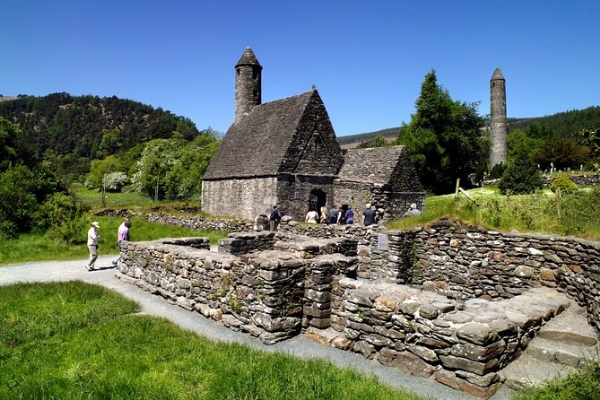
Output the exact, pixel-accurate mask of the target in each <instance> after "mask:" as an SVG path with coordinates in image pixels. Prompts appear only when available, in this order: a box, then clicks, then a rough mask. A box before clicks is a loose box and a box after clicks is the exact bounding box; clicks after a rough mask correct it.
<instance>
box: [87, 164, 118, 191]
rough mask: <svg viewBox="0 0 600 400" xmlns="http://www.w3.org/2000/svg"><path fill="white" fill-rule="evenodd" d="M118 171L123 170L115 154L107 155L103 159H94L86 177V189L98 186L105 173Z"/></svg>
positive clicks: (100, 184)
mask: <svg viewBox="0 0 600 400" xmlns="http://www.w3.org/2000/svg"><path fill="white" fill-rule="evenodd" d="M119 171H121V172H123V167H122V166H121V162H120V161H119V159H118V158H116V157H115V156H108V157H106V158H105V159H103V160H94V161H92V165H91V167H90V173H89V174H88V175H87V177H86V180H85V186H86V187H87V188H88V189H93V188H100V187H102V184H103V183H104V180H105V178H106V175H107V174H111V173H113V172H119Z"/></svg>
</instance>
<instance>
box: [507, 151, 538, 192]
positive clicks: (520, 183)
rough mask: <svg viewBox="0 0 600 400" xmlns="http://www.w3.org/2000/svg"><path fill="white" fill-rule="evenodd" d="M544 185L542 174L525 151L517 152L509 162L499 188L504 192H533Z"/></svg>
mask: <svg viewBox="0 0 600 400" xmlns="http://www.w3.org/2000/svg"><path fill="white" fill-rule="evenodd" d="M542 186H543V182H542V174H541V173H540V171H539V170H538V168H537V166H536V165H535V163H534V162H533V161H532V160H531V158H530V157H529V154H528V153H526V152H525V151H522V152H521V153H518V154H516V156H515V158H514V160H513V161H512V162H511V163H509V164H508V166H507V167H506V170H505V171H504V174H503V175H502V179H501V180H500V183H499V184H498V189H500V192H501V193H502V194H509V193H510V194H527V193H533V192H535V191H536V190H537V189H541V188H542Z"/></svg>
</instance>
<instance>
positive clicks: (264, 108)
mask: <svg viewBox="0 0 600 400" xmlns="http://www.w3.org/2000/svg"><path fill="white" fill-rule="evenodd" d="M314 97H316V98H318V99H319V100H320V97H319V94H318V92H317V91H316V90H315V89H313V90H310V91H308V92H306V93H302V94H299V95H297V96H292V97H287V98H285V99H281V100H277V101H273V102H270V103H264V104H261V105H258V106H256V107H254V108H253V109H252V111H250V113H249V114H248V115H246V116H244V117H243V118H241V120H239V121H238V122H236V123H234V124H233V125H231V127H230V128H229V130H228V131H227V133H226V134H225V137H224V138H223V142H222V143H221V145H220V146H219V150H218V151H217V153H216V154H215V155H214V157H213V159H212V161H211V163H210V165H209V166H208V168H207V170H206V173H205V174H204V177H203V180H215V179H227V178H236V177H240V178H241V177H244V178H251V177H258V176H274V175H276V174H277V172H278V171H279V168H280V166H281V164H282V160H283V157H284V156H285V154H286V151H287V149H288V147H289V146H290V143H291V142H292V139H293V138H294V134H295V133H296V131H297V129H298V125H299V122H300V120H301V118H302V115H303V114H304V112H305V109H306V107H307V105H308V104H309V103H310V101H311V100H312V99H313V98H314Z"/></svg>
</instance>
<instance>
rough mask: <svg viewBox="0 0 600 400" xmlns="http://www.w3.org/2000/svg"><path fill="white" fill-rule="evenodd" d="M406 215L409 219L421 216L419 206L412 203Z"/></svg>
mask: <svg viewBox="0 0 600 400" xmlns="http://www.w3.org/2000/svg"><path fill="white" fill-rule="evenodd" d="M405 215H406V216H409V217H410V216H412V215H421V210H419V209H418V208H417V205H416V204H415V203H412V204H411V205H410V208H409V209H408V211H407V212H406V214H405Z"/></svg>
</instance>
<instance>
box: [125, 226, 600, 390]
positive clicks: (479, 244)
mask: <svg viewBox="0 0 600 400" xmlns="http://www.w3.org/2000/svg"><path fill="white" fill-rule="evenodd" d="M305 234H308V235H311V236H312V237H311V236H306V235H305ZM315 236H318V237H315ZM192 246H194V247H197V248H194V247H192ZM207 246H208V243H207V241H206V240H201V239H191V238H183V239H164V240H162V241H158V242H133V243H126V244H125V245H124V254H123V258H122V261H121V262H120V263H119V266H118V268H119V271H120V272H121V276H122V277H123V279H128V280H131V281H132V282H133V283H136V284H138V285H139V286H141V287H144V288H145V289H146V290H149V291H151V292H153V293H156V294H159V295H162V296H164V297H165V298H167V299H169V300H170V301H172V302H173V303H176V304H179V305H180V306H182V307H185V308H187V309H190V310H197V311H199V312H201V313H202V314H203V315H205V316H207V317H210V318H213V319H215V320H219V321H221V322H222V323H223V324H224V325H226V326H228V327H229V328H231V329H234V330H239V331H242V332H246V333H249V334H251V335H253V336H256V337H258V338H259V339H260V340H262V341H263V342H265V343H275V342H277V341H280V340H284V339H287V338H290V337H292V336H294V335H297V334H299V333H300V332H304V333H305V334H307V335H312V336H313V337H315V338H320V339H319V340H320V341H321V342H323V343H327V344H328V345H332V346H335V347H337V348H340V349H344V350H350V351H354V352H357V353H360V354H362V355H363V356H365V357H366V358H369V359H373V360H376V361H378V362H380V363H382V364H384V365H388V366H392V367H396V368H400V369H402V370H404V371H405V372H408V373H411V374H415V375H420V376H428V377H429V376H430V377H432V378H433V379H436V380H438V381H439V382H442V383H444V384H447V385H449V386H452V387H454V388H457V389H460V390H464V391H467V392H469V393H471V394H474V395H477V396H480V397H489V396H491V395H492V394H493V393H494V392H495V391H496V390H497V389H498V387H499V386H500V385H501V382H502V375H501V370H502V368H504V367H505V366H506V365H507V364H508V363H509V362H510V361H512V360H514V359H515V358H516V357H518V356H519V355H520V354H521V352H522V351H523V350H524V349H525V348H526V347H527V345H528V343H529V341H530V340H531V339H532V338H533V337H535V336H536V335H537V332H538V331H539V329H540V327H541V326H542V325H543V324H545V323H546V322H547V321H549V320H550V319H552V318H553V317H554V316H555V315H557V314H558V313H560V312H562V311H563V310H564V309H565V307H567V306H568V305H569V303H570V302H571V301H573V300H572V299H575V300H576V301H577V302H578V303H579V304H580V305H582V306H584V307H585V308H586V309H587V312H588V318H589V320H590V322H591V324H592V325H593V326H595V327H596V329H598V330H600V295H599V289H600V243H597V242H591V241H586V240H582V239H576V238H570V237H556V236H550V235H536V234H520V233H499V232H495V231H490V230H486V229H483V228H478V227H473V226H468V225H464V224H461V223H460V222H458V221H451V220H440V221H437V222H435V223H433V224H431V225H430V226H427V227H420V228H416V229H414V230H410V231H388V230H385V229H383V228H381V227H378V228H375V229H367V228H363V227H360V226H341V227H340V226H319V225H317V226H307V225H294V224H290V225H287V226H286V228H285V229H282V230H281V231H279V232H268V231H264V232H245V233H241V232H240V233H232V234H230V235H229V237H228V238H227V239H223V240H222V241H221V243H220V246H219V252H218V253H215V252H210V251H207V250H205V249H206V248H207ZM332 332H335V333H332ZM327 337H329V338H331V339H326V340H325V339H323V338H327Z"/></svg>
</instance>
